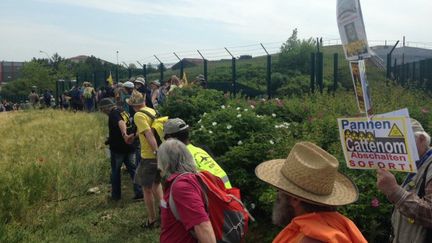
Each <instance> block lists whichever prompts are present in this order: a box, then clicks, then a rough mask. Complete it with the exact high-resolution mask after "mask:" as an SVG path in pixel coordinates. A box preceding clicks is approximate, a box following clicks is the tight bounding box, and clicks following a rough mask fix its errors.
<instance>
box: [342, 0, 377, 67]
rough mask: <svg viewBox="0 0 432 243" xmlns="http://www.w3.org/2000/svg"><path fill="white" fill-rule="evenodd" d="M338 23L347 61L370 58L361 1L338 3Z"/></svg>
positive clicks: (350, 0)
mask: <svg viewBox="0 0 432 243" xmlns="http://www.w3.org/2000/svg"><path fill="white" fill-rule="evenodd" d="M336 14H337V23H338V28H339V34H340V37H341V41H342V46H343V49H344V52H345V57H346V59H348V60H350V61H354V60H359V59H363V58H368V57H370V51H369V45H368V41H367V37H366V30H365V26H364V23H363V15H362V12H361V7H360V2H359V0H338V1H337V10H336Z"/></svg>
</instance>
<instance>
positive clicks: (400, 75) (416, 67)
mask: <svg viewBox="0 0 432 243" xmlns="http://www.w3.org/2000/svg"><path fill="white" fill-rule="evenodd" d="M391 76H392V77H391V78H392V79H393V80H395V81H396V82H397V83H399V84H400V85H402V86H405V87H413V88H419V89H427V90H431V89H432V58H430V59H424V60H420V61H416V62H411V63H402V64H398V63H397V60H395V61H394V65H393V67H392V68H391Z"/></svg>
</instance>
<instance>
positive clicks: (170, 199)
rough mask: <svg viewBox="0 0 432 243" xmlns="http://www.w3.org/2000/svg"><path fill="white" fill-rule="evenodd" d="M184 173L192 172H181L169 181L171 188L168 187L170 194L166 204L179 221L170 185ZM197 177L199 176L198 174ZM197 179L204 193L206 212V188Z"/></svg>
mask: <svg viewBox="0 0 432 243" xmlns="http://www.w3.org/2000/svg"><path fill="white" fill-rule="evenodd" d="M186 174H193V173H191V172H185V173H182V174H180V175H178V176H177V177H176V178H175V179H174V181H173V182H172V183H171V186H170V187H171V189H170V195H169V199H168V205H169V208H170V209H171V212H172V213H173V215H174V217H175V218H176V219H177V221H180V215H179V213H178V211H177V207H176V205H175V202H174V197H173V195H172V187H173V186H174V183H176V182H177V179H179V178H180V177H181V176H183V175H186ZM198 177H199V176H198ZM197 180H198V182H199V183H200V186H201V190H202V192H203V194H204V202H205V207H206V210H207V212H208V209H207V207H208V197H207V193H206V190H205V188H204V186H203V184H202V182H201V180H200V179H198V178H197Z"/></svg>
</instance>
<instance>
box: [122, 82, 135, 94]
mask: <svg viewBox="0 0 432 243" xmlns="http://www.w3.org/2000/svg"><path fill="white" fill-rule="evenodd" d="M123 88H124V89H125V90H126V92H127V93H128V94H132V91H133V90H134V88H135V85H134V84H133V83H132V82H131V81H126V82H125V83H124V84H123Z"/></svg>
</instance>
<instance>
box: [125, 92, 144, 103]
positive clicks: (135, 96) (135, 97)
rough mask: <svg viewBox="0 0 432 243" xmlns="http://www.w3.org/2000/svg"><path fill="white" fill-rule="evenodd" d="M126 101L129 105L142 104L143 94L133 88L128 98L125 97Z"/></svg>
mask: <svg viewBox="0 0 432 243" xmlns="http://www.w3.org/2000/svg"><path fill="white" fill-rule="evenodd" d="M126 103H128V104H129V105H131V106H134V105H142V104H144V103H145V98H144V95H143V94H141V93H140V92H138V91H136V90H134V91H132V95H131V96H130V98H129V99H126Z"/></svg>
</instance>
